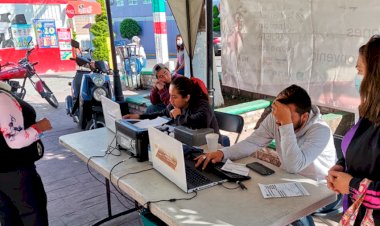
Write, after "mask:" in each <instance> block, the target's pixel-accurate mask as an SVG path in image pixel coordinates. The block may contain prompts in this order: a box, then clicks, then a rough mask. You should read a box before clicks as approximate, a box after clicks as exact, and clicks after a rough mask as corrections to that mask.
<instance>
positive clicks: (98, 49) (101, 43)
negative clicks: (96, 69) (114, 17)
mask: <svg viewBox="0 0 380 226" xmlns="http://www.w3.org/2000/svg"><path fill="white" fill-rule="evenodd" d="M96 1H97V2H99V3H100V5H101V7H102V14H100V15H96V16H95V21H96V23H95V24H93V25H92V26H91V29H90V31H91V33H92V34H93V35H94V38H93V40H92V44H93V45H94V47H95V50H94V59H95V60H108V57H109V50H108V46H107V38H108V37H109V30H108V20H107V14H106V9H105V4H104V0H96Z"/></svg>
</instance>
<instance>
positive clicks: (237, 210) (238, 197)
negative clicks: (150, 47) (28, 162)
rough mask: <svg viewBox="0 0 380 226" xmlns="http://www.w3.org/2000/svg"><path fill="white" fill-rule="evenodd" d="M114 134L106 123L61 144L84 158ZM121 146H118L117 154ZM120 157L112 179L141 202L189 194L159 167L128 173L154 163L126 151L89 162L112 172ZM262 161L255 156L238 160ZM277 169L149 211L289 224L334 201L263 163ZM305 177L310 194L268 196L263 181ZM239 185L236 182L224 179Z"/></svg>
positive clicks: (182, 217) (197, 219)
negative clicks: (238, 186) (134, 156)
mask: <svg viewBox="0 0 380 226" xmlns="http://www.w3.org/2000/svg"><path fill="white" fill-rule="evenodd" d="M113 136H114V135H113V134H112V133H111V132H110V131H108V130H107V129H106V128H100V129H96V130H90V131H84V132H79V133H74V134H69V135H64V136H61V137H60V138H59V140H60V143H61V144H62V145H63V146H65V147H66V148H68V149H69V150H71V151H72V152H74V153H75V154H76V155H78V156H79V158H81V159H82V160H83V161H85V162H87V160H88V159H89V158H90V157H91V156H94V155H104V153H105V150H106V149H107V139H112V138H113ZM117 152H118V151H117V150H116V151H115V153H117ZM121 160H125V162H124V163H121V164H120V165H118V166H117V167H115V169H114V170H113V171H112V182H113V183H114V184H116V182H117V180H118V179H119V178H120V177H121V179H120V180H119V181H118V185H119V187H120V188H121V189H122V190H123V191H124V192H126V193H127V194H129V195H130V196H131V197H132V198H133V199H135V200H136V201H137V202H139V203H140V204H145V203H146V202H148V201H155V200H161V199H172V198H177V199H178V198H185V197H191V196H192V195H193V194H186V193H185V192H183V191H182V190H180V188H178V187H177V186H176V185H175V184H173V183H172V182H170V181H169V180H168V179H166V178H165V177H164V176H162V175H161V174H160V173H158V172H157V171H155V170H149V171H146V172H141V173H138V174H133V175H127V176H125V175H126V174H128V173H132V172H137V171H141V170H143V169H149V168H152V165H151V163H149V162H148V161H146V162H142V163H141V162H137V161H136V160H135V159H131V158H129V155H127V154H126V153H122V154H121V156H112V155H108V156H106V157H101V158H92V159H91V161H90V165H91V166H92V167H93V168H94V169H95V170H97V171H98V172H99V173H101V174H102V175H103V176H105V177H107V178H108V177H109V172H110V170H111V168H112V167H113V166H114V165H115V164H116V163H118V162H120V161H121ZM252 161H259V160H257V159H253V158H251V157H248V158H245V159H242V160H241V161H239V162H243V163H249V162H252ZM262 163H263V164H264V165H267V166H269V167H270V168H272V169H274V170H275V171H276V173H275V174H273V175H270V176H266V177H264V176H260V175H258V174H256V173H255V172H253V171H250V176H251V177H252V179H251V180H248V181H244V184H245V186H246V187H247V188H248V190H241V189H240V188H239V189H234V190H228V189H226V188H224V187H223V186H215V187H212V188H208V189H205V190H201V191H198V195H197V197H195V198H194V199H192V200H183V201H176V202H159V203H154V204H151V206H150V210H151V212H152V213H153V214H155V215H156V216H158V217H159V218H160V219H161V220H163V221H164V222H166V223H167V224H169V225H255V226H260V225H263V226H264V225H265V226H267V225H287V224H289V223H291V222H293V221H295V220H296V219H299V218H301V217H303V216H305V215H308V214H310V213H312V212H314V211H315V210H316V209H318V208H321V207H323V206H325V205H327V204H329V203H331V202H333V201H334V200H335V197H336V196H335V194H334V193H333V192H331V191H330V190H328V189H327V188H326V185H324V184H318V183H317V182H315V181H313V180H311V179H307V178H305V177H303V176H300V175H298V174H289V173H286V172H285V171H284V170H282V169H280V168H278V167H275V166H273V165H269V164H267V163H265V162H262ZM294 181H297V182H301V183H302V185H303V186H304V187H305V188H306V190H307V191H308V192H309V193H310V196H303V197H290V198H273V199H264V198H263V196H262V195H261V192H260V189H259V186H258V183H262V184H272V183H286V182H294ZM224 185H225V186H228V187H235V186H236V184H232V183H225V184H224Z"/></svg>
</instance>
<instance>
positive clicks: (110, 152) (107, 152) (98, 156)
mask: <svg viewBox="0 0 380 226" xmlns="http://www.w3.org/2000/svg"><path fill="white" fill-rule="evenodd" d="M115 139H116V136H114V138H113V139H112V141H111V143H113V141H114V140H115ZM115 149H117V148H116V147H113V146H111V145H109V146H108V147H107V150H106V152H105V153H104V155H93V156H90V158H88V160H87V162H86V166H87V170H88V172H89V173H90V175H91V176H92V177H93V178H95V179H96V180H97V181H99V182H100V183H101V184H103V185H104V186H106V184H105V183H104V182H103V181H101V180H100V179H98V178H97V177H96V176H95V175H94V174H93V173H92V172H91V170H90V165H89V163H90V160H91V159H92V158H102V157H105V156H107V155H109V154H111V155H114V156H120V155H121V152H120V151H119V152H120V153H119V154H118V155H117V154H113V153H112V152H113V151H114V150H115ZM118 164H119V163H118ZM111 184H112V183H111ZM116 190H117V189H116ZM117 191H118V192H119V190H117ZM110 193H111V194H113V195H114V196H115V197H116V199H117V200H118V201H119V202H120V204H121V205H122V206H124V207H125V208H126V209H128V207H127V206H126V205H124V203H123V202H122V201H121V200H120V199H119V197H118V196H117V195H116V194H115V193H114V192H112V191H110ZM119 193H120V192H119ZM132 202H133V201H132Z"/></svg>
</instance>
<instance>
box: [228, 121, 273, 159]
mask: <svg viewBox="0 0 380 226" xmlns="http://www.w3.org/2000/svg"><path fill="white" fill-rule="evenodd" d="M276 129H277V126H276V124H275V120H274V118H273V115H272V114H270V115H268V117H266V118H265V119H264V120H263V122H262V123H261V124H260V127H259V128H258V129H257V130H255V131H254V132H253V133H252V134H251V135H250V136H248V137H247V138H246V139H244V140H242V141H240V142H239V143H237V144H235V145H232V146H231V147H226V148H223V149H222V150H221V151H222V152H223V160H224V161H225V160H227V159H231V160H236V159H241V158H244V157H247V156H249V155H251V154H252V153H254V152H255V151H257V150H259V149H260V148H263V147H266V146H267V145H268V144H269V143H270V142H271V141H272V140H273V138H274V131H275V130H276Z"/></svg>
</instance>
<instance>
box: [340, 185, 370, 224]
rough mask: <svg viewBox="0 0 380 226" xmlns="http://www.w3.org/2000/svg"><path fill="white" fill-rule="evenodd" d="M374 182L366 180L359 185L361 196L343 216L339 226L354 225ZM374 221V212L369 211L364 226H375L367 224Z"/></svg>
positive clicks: (364, 219)
mask: <svg viewBox="0 0 380 226" xmlns="http://www.w3.org/2000/svg"><path fill="white" fill-rule="evenodd" d="M371 182H372V181H371V180H369V179H367V178H364V179H363V180H362V181H361V182H360V185H359V194H358V198H357V199H356V201H355V202H354V203H353V204H352V205H351V206H350V207H349V208H348V209H347V210H346V212H345V213H344V214H343V216H342V219H341V220H340V222H339V224H338V225H339V226H349V225H354V223H355V220H356V216H357V215H358V212H359V208H360V206H361V204H362V203H363V200H364V197H365V193H366V191H367V189H368V186H369V184H370V183H371ZM371 219H372V222H373V217H372V210H371V209H369V210H367V212H366V214H365V217H364V218H363V221H362V225H374V224H367V223H370V221H371Z"/></svg>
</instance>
